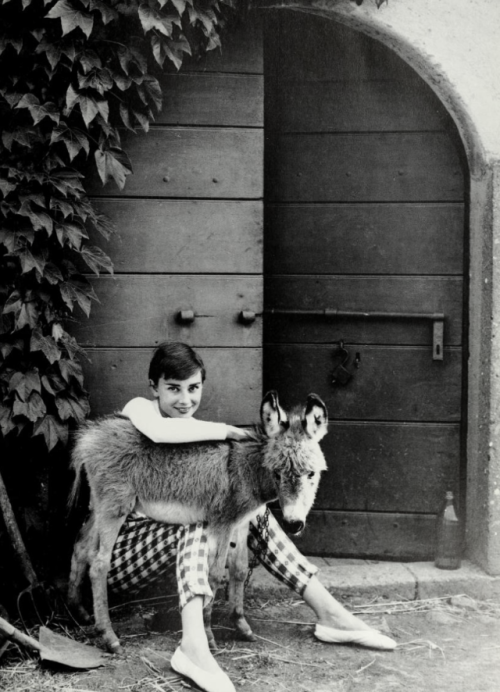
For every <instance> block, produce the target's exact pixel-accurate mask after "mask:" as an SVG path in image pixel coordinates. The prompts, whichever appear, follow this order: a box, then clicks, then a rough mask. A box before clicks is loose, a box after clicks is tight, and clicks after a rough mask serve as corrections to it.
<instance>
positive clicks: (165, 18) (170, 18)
mask: <svg viewBox="0 0 500 692" xmlns="http://www.w3.org/2000/svg"><path fill="white" fill-rule="evenodd" d="M139 19H140V20H141V24H142V28H143V29H144V33H147V32H148V31H153V29H156V31H159V32H160V33H161V34H163V35H164V36H169V37H170V36H172V33H173V25H174V24H177V26H178V27H179V28H181V27H182V23H181V20H180V18H179V17H178V16H177V15H174V14H169V15H162V14H160V13H159V12H157V11H156V10H154V9H153V8H152V7H149V5H144V4H142V5H141V6H140V7H139Z"/></svg>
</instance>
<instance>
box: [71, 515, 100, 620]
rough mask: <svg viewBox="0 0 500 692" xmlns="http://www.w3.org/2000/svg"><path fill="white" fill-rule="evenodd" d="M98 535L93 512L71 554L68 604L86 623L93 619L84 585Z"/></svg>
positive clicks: (95, 548)
mask: <svg viewBox="0 0 500 692" xmlns="http://www.w3.org/2000/svg"><path fill="white" fill-rule="evenodd" d="M97 543H98V535H97V531H96V526H95V521H94V514H93V513H92V514H91V515H90V516H89V518H88V519H87V521H86V522H85V524H84V525H83V526H82V528H81V529H80V533H79V535H78V538H77V540H76V543H75V547H74V548H73V555H72V556H71V572H70V576H69V583H68V606H69V607H70V609H71V610H72V611H73V612H74V614H75V615H76V616H77V618H79V619H80V620H81V621H82V622H84V623H85V624H88V623H89V622H90V620H91V618H90V615H89V613H88V612H87V610H86V609H85V608H84V607H83V603H82V586H83V580H84V578H85V575H86V573H87V569H88V567H89V564H90V563H91V561H92V560H93V559H94V557H95V554H96V552H97Z"/></svg>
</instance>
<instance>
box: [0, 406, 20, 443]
mask: <svg viewBox="0 0 500 692" xmlns="http://www.w3.org/2000/svg"><path fill="white" fill-rule="evenodd" d="M16 428H17V425H16V423H14V421H13V419H12V409H10V408H9V407H7V406H4V405H3V404H0V430H1V431H2V435H3V436H4V437H5V436H6V435H8V434H9V433H10V432H12V430H15V429H16Z"/></svg>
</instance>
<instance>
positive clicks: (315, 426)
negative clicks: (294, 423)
mask: <svg viewBox="0 0 500 692" xmlns="http://www.w3.org/2000/svg"><path fill="white" fill-rule="evenodd" d="M302 425H303V426H304V430H305V431H306V433H307V434H308V435H309V437H310V438H311V439H312V440H315V441H316V442H319V441H320V440H322V439H323V437H324V436H325V435H326V433H327V432H328V411H327V408H326V406H325V404H324V402H323V401H322V400H321V399H320V398H319V396H318V395H317V394H309V396H308V397H307V402H306V407H305V409H304V416H303V418H302Z"/></svg>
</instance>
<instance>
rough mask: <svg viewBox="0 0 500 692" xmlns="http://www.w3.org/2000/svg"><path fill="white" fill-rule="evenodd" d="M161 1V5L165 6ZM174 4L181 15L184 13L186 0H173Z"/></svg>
mask: <svg viewBox="0 0 500 692" xmlns="http://www.w3.org/2000/svg"><path fill="white" fill-rule="evenodd" d="M165 1H166V0H165ZM161 3H162V0H160V5H161V6H162V7H163V5H162V4H161ZM172 5H173V6H174V7H175V9H176V10H177V12H178V13H179V15H182V14H183V13H184V10H185V9H186V0H172Z"/></svg>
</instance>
